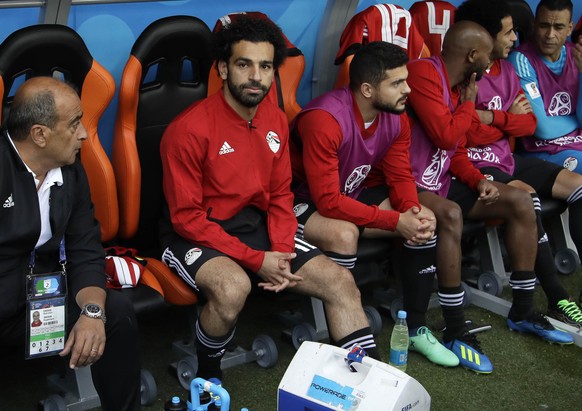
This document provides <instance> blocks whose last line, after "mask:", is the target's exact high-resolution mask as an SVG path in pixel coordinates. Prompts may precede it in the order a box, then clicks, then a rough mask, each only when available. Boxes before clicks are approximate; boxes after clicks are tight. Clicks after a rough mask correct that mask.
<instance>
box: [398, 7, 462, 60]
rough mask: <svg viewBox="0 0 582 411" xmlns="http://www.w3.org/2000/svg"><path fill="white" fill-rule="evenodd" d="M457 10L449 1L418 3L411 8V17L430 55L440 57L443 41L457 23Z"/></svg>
mask: <svg viewBox="0 0 582 411" xmlns="http://www.w3.org/2000/svg"><path fill="white" fill-rule="evenodd" d="M456 9H457V8H456V7H455V6H453V5H452V4H451V3H449V2H448V1H442V0H435V1H417V2H416V3H414V4H413V5H412V6H410V9H409V11H410V15H411V16H412V21H413V22H414V24H415V25H416V28H417V29H418V31H419V32H420V34H421V35H422V37H423V38H424V42H425V43H426V46H427V47H428V49H429V50H430V54H431V55H433V56H435V55H440V54H441V49H442V47H443V39H444V38H445V33H446V32H447V30H448V29H449V27H450V26H451V25H452V24H453V22H454V21H455V10H456Z"/></svg>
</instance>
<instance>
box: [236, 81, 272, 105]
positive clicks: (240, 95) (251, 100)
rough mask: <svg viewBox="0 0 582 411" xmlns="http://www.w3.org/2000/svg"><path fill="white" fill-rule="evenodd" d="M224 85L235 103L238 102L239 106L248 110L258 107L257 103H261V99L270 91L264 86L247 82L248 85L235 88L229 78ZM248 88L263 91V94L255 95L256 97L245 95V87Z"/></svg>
mask: <svg viewBox="0 0 582 411" xmlns="http://www.w3.org/2000/svg"><path fill="white" fill-rule="evenodd" d="M226 83H227V85H228V89H229V90H230V94H232V96H233V97H234V99H235V100H236V101H238V102H239V103H240V104H242V105H243V106H245V107H248V108H253V107H256V106H258V105H259V103H260V102H261V101H263V99H264V98H265V97H266V96H267V94H268V93H269V90H270V89H271V87H267V86H264V85H262V84H260V83H257V82H248V83H245V84H241V85H239V86H236V85H235V84H233V83H232V81H231V80H230V78H229V79H227V81H226ZM248 86H252V87H255V88H260V89H261V90H262V91H263V94H257V95H249V94H245V93H244V89H245V87H248Z"/></svg>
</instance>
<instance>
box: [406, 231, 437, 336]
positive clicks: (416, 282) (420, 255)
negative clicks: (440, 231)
mask: <svg viewBox="0 0 582 411" xmlns="http://www.w3.org/2000/svg"><path fill="white" fill-rule="evenodd" d="M435 260H436V237H435V238H433V239H431V240H430V241H429V242H428V243H426V244H424V245H418V246H411V245H408V244H406V243H404V244H403V247H402V254H401V256H400V276H401V280H402V297H403V300H404V310H405V311H406V312H407V317H406V322H407V323H408V328H409V329H413V328H418V327H422V326H423V325H425V324H426V318H425V316H426V311H427V309H428V302H429V300H430V296H431V294H432V292H433V290H434V276H435V274H436V267H435Z"/></svg>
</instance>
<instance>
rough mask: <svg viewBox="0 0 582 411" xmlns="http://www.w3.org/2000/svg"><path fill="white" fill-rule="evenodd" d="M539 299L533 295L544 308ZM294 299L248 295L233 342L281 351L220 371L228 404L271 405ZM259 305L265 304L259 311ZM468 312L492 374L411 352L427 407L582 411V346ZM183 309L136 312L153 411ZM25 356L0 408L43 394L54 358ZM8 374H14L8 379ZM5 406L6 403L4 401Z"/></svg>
mask: <svg viewBox="0 0 582 411" xmlns="http://www.w3.org/2000/svg"><path fill="white" fill-rule="evenodd" d="M561 278H562V280H563V281H564V282H565V283H566V284H567V286H568V289H569V290H570V291H571V292H572V293H573V295H575V296H577V295H578V293H579V292H580V287H581V285H582V280H581V276H580V273H577V274H575V275H572V276H569V277H561ZM544 300H545V299H544V297H543V295H542V293H541V292H539V291H538V292H537V294H536V304H537V305H538V306H539V307H540V308H542V307H543V306H544V304H545V303H544ZM290 304H291V305H294V304H296V301H293V300H292V301H282V300H277V299H272V298H267V297H265V296H261V295H258V296H254V298H253V299H252V300H251V301H250V302H249V303H248V304H247V307H245V311H244V313H243V315H242V317H241V320H240V323H239V327H238V329H237V336H236V342H237V343H238V344H239V345H241V346H243V347H245V348H249V347H250V346H251V344H252V341H253V339H254V338H255V337H256V336H257V335H258V334H268V335H270V336H272V337H273V338H274V339H275V341H276V343H277V346H278V349H279V361H278V362H277V364H276V365H275V367H273V368H271V369H262V368H260V367H259V366H258V365H257V364H256V363H250V364H244V365H241V366H237V367H234V368H230V369H227V370H225V374H224V387H225V388H226V389H227V390H228V392H229V394H230V395H231V398H232V407H231V410H233V411H234V410H236V411H238V410H240V408H241V407H248V408H249V410H250V411H275V410H276V409H277V387H278V384H279V382H280V380H281V378H282V376H283V374H284V373H285V370H286V368H287V366H288V364H289V362H290V361H291V359H292V357H293V355H294V352H295V350H294V349H293V347H292V345H291V343H290V342H288V341H285V340H283V339H282V338H281V332H282V330H283V326H282V325H280V324H279V323H277V322H276V321H275V320H274V314H275V313H276V312H279V310H281V309H282V308H284V307H287V306H288V305H290ZM265 307H268V308H267V309H265ZM466 317H467V318H470V319H471V320H473V321H474V322H475V323H477V324H491V325H492V326H493V329H492V330H491V331H487V332H484V333H481V334H479V337H478V338H479V340H480V341H481V344H482V347H483V349H484V350H485V353H486V354H487V355H488V356H489V358H490V359H491V361H492V362H493V365H494V367H495V369H494V371H493V373H492V374H490V375H478V374H475V373H472V372H470V371H467V370H465V369H462V368H454V369H445V368H442V367H438V366H435V365H433V364H431V363H430V362H428V361H427V360H426V359H424V358H423V357H421V356H420V355H418V354H416V353H410V355H409V364H408V370H407V372H408V374H409V375H411V376H412V377H414V378H415V379H417V380H418V381H419V382H420V383H421V384H422V385H423V386H424V387H425V388H426V389H427V391H428V392H429V394H430V395H431V398H432V409H433V410H437V411H438V410H452V409H455V410H520V411H521V410H580V409H582V349H581V348H580V347H576V346H566V347H562V346H558V345H551V344H548V343H545V342H543V341H541V340H538V339H537V338H534V337H531V336H526V335H520V334H517V333H514V332H510V331H509V330H508V329H507V327H506V325H505V320H504V319H503V318H502V317H500V316H498V315H495V314H492V313H490V312H488V311H486V310H483V309H480V308H478V307H474V306H472V307H470V308H468V309H467V311H466ZM186 318H187V316H186V308H185V307H171V308H168V309H167V310H164V311H161V312H157V313H152V314H148V315H146V316H143V317H141V318H140V333H141V337H142V339H141V351H142V356H143V367H144V368H147V369H149V370H150V371H151V372H152V373H153V374H154V376H155V378H156V381H157V384H158V400H157V401H156V402H155V404H154V405H153V406H152V407H150V408H149V409H151V410H155V411H159V410H162V409H163V404H164V402H165V401H167V400H168V399H169V398H170V397H171V396H172V395H176V394H177V395H180V396H182V398H186V396H187V392H186V391H185V390H183V389H182V388H181V387H180V385H179V383H178V380H177V378H176V377H175V374H174V373H173V372H172V371H170V370H169V367H168V364H169V363H171V362H175V361H176V360H177V359H178V358H179V357H178V355H177V354H175V353H173V352H172V349H171V342H172V341H174V340H176V339H179V338H181V337H183V336H185V335H188V333H189V326H188V324H187V321H186ZM428 321H429V325H433V326H434V325H435V324H438V323H440V322H441V321H442V318H441V314H440V309H432V310H430V311H429V315H428ZM383 322H384V326H383V329H382V332H381V334H380V335H379V336H378V337H377V340H376V341H377V343H378V345H379V347H380V350H381V355H382V357H383V359H387V358H388V349H389V346H388V341H389V336H390V332H391V329H392V326H393V322H392V321H391V319H389V318H387V317H386V316H383ZM36 361H40V362H38V363H36V364H33V362H26V363H24V364H21V365H20V366H19V367H17V368H12V369H11V368H10V366H8V369H7V370H6V369H5V365H4V366H1V368H0V369H1V376H2V377H1V378H2V380H3V381H2V384H0V398H1V399H2V400H0V409H2V411H4V410H7V411H8V410H10V411H12V410H34V409H35V406H36V404H37V402H38V401H39V400H40V399H42V398H45V396H46V395H47V394H48V393H47V392H46V388H45V384H44V377H43V376H44V375H46V374H47V373H49V372H51V371H53V370H54V367H55V361H54V360H52V359H49V360H36ZM11 375H13V376H14V377H9V376H11ZM6 401H8V402H7V404H8V405H7V406H4V407H3V405H4V404H6Z"/></svg>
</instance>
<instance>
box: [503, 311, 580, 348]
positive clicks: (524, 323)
mask: <svg viewBox="0 0 582 411" xmlns="http://www.w3.org/2000/svg"><path fill="white" fill-rule="evenodd" d="M507 326H508V327H509V329H510V330H512V331H518V332H520V333H529V334H534V335H537V336H538V337H540V338H542V339H543V340H546V341H548V342H551V343H556V344H564V345H565V344H573V343H574V339H573V338H572V336H571V335H570V334H568V333H567V332H564V331H560V330H556V329H555V328H554V326H553V325H552V324H550V322H549V321H548V319H547V318H546V317H544V316H543V315H542V314H540V313H537V312H536V313H533V314H532V315H530V316H529V317H528V318H526V319H524V320H521V321H512V320H510V319H509V318H508V319H507Z"/></svg>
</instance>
